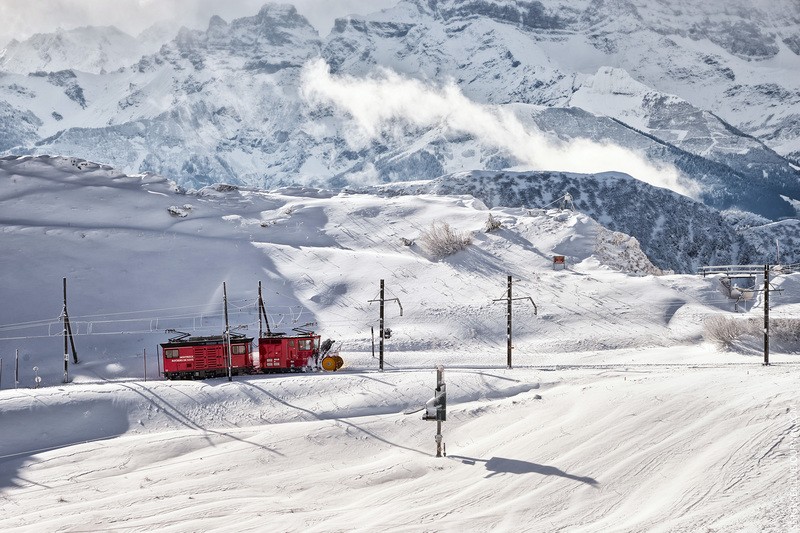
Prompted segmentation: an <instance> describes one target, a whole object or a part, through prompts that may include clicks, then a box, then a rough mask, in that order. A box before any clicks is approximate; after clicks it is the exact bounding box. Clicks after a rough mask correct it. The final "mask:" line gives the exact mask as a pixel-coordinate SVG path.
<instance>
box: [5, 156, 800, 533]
mask: <svg viewBox="0 0 800 533" xmlns="http://www.w3.org/2000/svg"><path fill="white" fill-rule="evenodd" d="M171 213H172V214H171ZM490 213H491V214H492V216H493V217H495V218H497V219H498V220H500V221H501V223H502V227H501V228H499V229H497V230H495V231H493V232H490V233H486V232H485V231H484V227H485V224H486V221H487V218H488V216H489V214H490ZM181 215H185V216H181ZM435 220H446V221H448V222H449V223H450V224H451V225H452V226H453V227H454V228H455V229H457V230H459V231H472V232H474V234H473V243H472V244H471V245H470V246H468V247H467V249H466V250H464V251H462V252H459V253H457V254H455V255H453V256H450V257H448V258H446V259H443V260H439V261H436V260H433V259H432V258H431V257H430V256H429V254H428V253H427V252H426V251H425V250H424V249H423V247H422V246H421V244H420V243H421V241H420V239H419V237H420V235H421V233H422V232H424V231H425V229H426V228H427V227H428V225H429V224H430V223H431V222H432V221H435ZM401 238H406V239H410V240H414V241H415V243H414V244H413V245H411V246H406V245H404V243H403V242H402V240H401ZM0 242H1V243H2V249H3V250H4V251H6V252H7V253H4V254H2V255H1V256H0V279H1V280H2V283H1V284H0V287H2V299H3V302H4V303H5V305H3V306H2V307H0V356H2V358H3V367H2V368H3V377H2V379H1V380H0V425H2V427H3V432H2V434H0V493H2V498H0V527H2V528H3V530H4V531H28V530H31V529H34V528H37V529H40V528H45V529H48V530H49V529H90V530H97V529H112V530H118V529H123V528H135V529H159V530H170V531H196V530H201V529H202V530H218V531H260V530H264V529H280V530H286V531H309V530H310V531H330V530H352V529H357V530H363V531H368V530H369V531H374V530H398V531H407V530H415V531H416V530H421V529H436V530H442V529H444V530H465V529H470V530H482V531H483V530H502V531H504V530H512V529H513V530H519V529H524V530H537V531H540V530H586V531H596V530H610V531H641V530H643V529H647V530H664V531H674V530H681V529H683V530H696V529H698V528H703V527H706V528H714V529H717V530H722V531H741V530H765V531H790V530H791V528H792V527H796V525H797V524H798V516H797V513H795V512H794V509H796V506H793V502H794V498H796V495H797V491H798V487H797V485H796V481H797V479H798V476H797V475H795V473H796V471H795V470H792V469H793V468H796V467H795V466H793V465H795V462H793V457H795V456H796V454H797V442H798V440H800V434H798V424H797V414H796V409H797V406H796V404H797V395H796V392H794V391H795V389H796V387H795V386H794V384H795V383H796V376H795V375H794V366H795V365H796V364H797V357H798V356H797V353H798V347H796V346H780V345H779V344H776V345H775V347H774V353H773V354H772V361H773V363H775V364H774V365H773V366H770V367H762V366H761V365H760V361H761V359H760V355H759V354H758V353H755V354H753V353H750V352H744V353H738V352H719V351H718V350H717V349H716V348H715V347H714V346H713V345H712V344H710V343H707V342H704V341H703V327H702V322H703V320H704V319H705V318H707V317H711V316H726V317H735V316H740V317H741V318H745V317H746V316H750V317H758V316H760V312H761V309H760V308H759V304H758V302H753V303H752V304H751V306H750V307H749V308H748V309H749V310H748V313H746V314H745V315H736V314H735V313H733V305H732V302H731V301H730V300H728V299H727V298H725V297H724V296H723V295H722V294H721V292H720V290H719V286H720V284H719V281H718V280H717V279H715V278H707V279H703V278H700V277H697V276H691V275H657V274H659V272H658V270H657V269H655V268H654V267H653V266H652V264H651V263H650V262H649V261H648V260H647V258H646V257H645V256H644V255H643V254H642V252H641V249H640V248H639V246H638V243H637V242H636V241H635V240H632V239H631V238H630V237H628V236H626V235H624V234H620V233H612V232H610V231H609V230H606V229H605V228H603V227H602V226H601V225H600V224H598V223H597V222H595V221H594V220H592V219H590V218H589V217H587V216H585V215H583V214H580V213H576V212H572V211H561V210H558V209H554V210H550V211H537V212H530V211H528V210H527V209H523V208H509V207H502V206H498V207H495V208H493V209H491V210H489V209H488V208H487V207H486V206H485V205H484V204H483V203H482V202H481V201H480V200H476V199H475V198H473V197H471V196H466V195H460V196H447V195H438V196H435V195H424V194H423V195H418V196H389V195H386V194H381V195H377V194H357V193H354V192H350V193H348V192H331V191H326V190H322V189H311V188H302V187H292V188H288V187H287V188H283V189H277V190H273V191H263V190H257V189H247V188H236V187H230V186H215V187H208V188H204V189H201V190H194V191H183V190H181V189H179V188H176V187H175V186H174V185H173V184H172V183H170V182H169V181H167V180H165V179H163V178H160V177H158V176H153V175H140V176H128V175H125V174H122V173H120V172H118V171H116V170H114V169H111V168H109V167H104V166H101V165H97V164H94V163H90V162H87V161H84V160H79V159H75V158H55V157H52V158H44V157H42V158H12V159H5V160H2V161H0ZM553 254H561V255H565V256H567V264H568V266H569V268H568V270H566V271H553V270H552V269H551V262H552V257H551V256H552V255H553ZM509 274H510V275H513V277H514V280H515V281H514V296H515V297H518V296H531V297H533V299H534V300H535V302H536V304H537V307H538V315H534V314H533V312H532V309H531V306H530V305H529V304H528V302H515V304H514V305H515V310H514V330H513V333H514V337H513V338H514V352H513V357H514V369H512V370H509V369H506V353H505V347H506V346H505V344H506V337H505V334H506V330H505V322H506V317H505V305H504V303H503V302H496V301H494V300H495V299H497V298H502V297H503V296H504V295H505V290H506V276H507V275H509ZM62 276H65V277H67V278H68V280H69V283H68V295H69V296H68V298H69V313H70V318H71V321H72V323H73V327H75V329H76V333H77V336H76V343H77V347H78V352H79V356H80V359H81V362H80V364H78V365H70V375H71V377H72V382H71V383H69V384H62V383H60V381H61V368H62V365H63V354H62V353H61V351H62V345H61V342H62V339H61V337H60V326H59V323H58V315H59V313H60V311H61V277H62ZM797 276H798V275H797V274H794V275H786V276H780V277H779V278H778V279H776V283H778V284H779V286H780V287H782V288H784V289H785V291H784V292H783V293H781V294H779V295H776V296H775V298H773V299H772V300H771V304H772V313H771V314H772V316H773V317H775V318H780V317H791V316H796V313H797V310H798V309H800V282H799V280H798V279H797ZM381 278H383V279H385V280H386V285H387V292H388V295H387V296H389V297H397V298H399V299H400V301H401V302H402V307H403V313H402V316H400V313H399V309H398V308H397V307H394V306H390V307H387V326H389V327H391V328H392V330H393V335H392V338H391V339H389V340H388V341H387V353H386V369H385V371H384V372H382V373H381V372H378V371H377V362H376V359H374V358H373V357H372V354H371V350H370V327H371V326H375V325H376V324H377V318H378V316H377V315H378V310H377V308H376V306H375V304H370V303H369V300H371V299H374V298H375V296H376V294H377V291H378V280H379V279H381ZM259 280H261V281H263V282H264V284H265V287H266V290H265V297H266V300H267V307H268V313H269V315H270V318H271V320H272V323H273V324H274V325H275V326H276V327H277V328H281V329H283V328H285V329H288V328H290V327H292V326H293V325H296V324H302V323H305V322H309V321H314V322H317V324H318V329H319V331H321V332H322V333H323V334H324V335H325V336H330V337H331V338H334V339H336V340H337V342H338V344H339V345H340V350H341V354H342V356H343V358H344V360H345V367H344V368H343V369H342V370H341V371H340V372H338V373H335V374H323V373H307V374H294V375H273V376H263V377H241V378H236V379H235V380H234V381H233V382H230V383H229V382H227V381H226V380H208V381H205V382H165V381H163V380H161V379H160V378H157V372H156V369H155V367H156V357H155V356H154V353H153V351H154V349H155V346H156V343H158V342H163V341H164V340H165V338H166V337H167V335H166V334H165V333H164V332H163V330H164V329H166V328H168V327H175V328H178V329H185V330H187V331H192V332H196V333H217V332H219V331H220V329H221V327H222V316H221V315H222V307H221V299H222V295H221V284H222V282H223V281H226V282H227V286H228V291H229V292H228V295H229V299H230V304H231V305H230V311H231V321H232V323H234V324H247V325H249V331H250V332H253V331H254V328H255V327H257V326H256V325H255V323H254V322H255V319H256V313H255V306H254V305H253V304H254V297H255V288H256V285H257V282H258V281H259ZM15 349H19V350H20V360H21V375H20V387H19V388H17V389H13V388H11V386H10V385H9V383H10V381H9V379H10V378H9V375H10V374H11V372H10V368H11V366H10V365H9V359H10V357H9V355H10V354H13V351H14V350H15ZM144 350H147V361H148V366H147V374H146V375H145V370H144V362H145V360H144V358H143V352H144ZM440 363H441V364H444V365H445V368H446V369H445V379H446V381H447V383H448V419H447V421H446V422H444V424H443V426H444V435H445V437H444V438H445V444H446V453H447V457H446V458H440V459H436V458H434V457H432V455H433V451H434V441H433V434H434V425H433V424H430V423H428V422H424V421H422V420H421V419H420V412H419V409H420V408H421V407H422V405H423V404H424V402H425V401H426V400H427V399H428V398H429V397H430V395H431V394H432V389H433V386H434V372H433V370H432V369H433V366H434V365H435V364H440ZM34 365H35V366H37V367H38V369H39V370H38V375H40V376H41V377H42V378H43V381H42V388H39V389H34V388H32V387H33V385H34V376H35V374H34V372H33V370H32V367H33V366H34ZM145 377H146V378H147V380H146V381H145V380H144V379H143V378H145ZM762 494H774V495H775V497H774V498H767V497H760V496H755V497H754V495H762Z"/></svg>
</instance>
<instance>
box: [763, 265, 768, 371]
mask: <svg viewBox="0 0 800 533" xmlns="http://www.w3.org/2000/svg"><path fill="white" fill-rule="evenodd" d="M764 365H769V265H768V264H767V265H764Z"/></svg>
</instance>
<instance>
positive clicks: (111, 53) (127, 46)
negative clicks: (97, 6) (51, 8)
mask: <svg viewBox="0 0 800 533" xmlns="http://www.w3.org/2000/svg"><path fill="white" fill-rule="evenodd" d="M160 36H162V37H166V35H165V34H163V33H162V34H160ZM142 37H143V38H142V39H136V38H134V37H132V36H130V35H128V34H127V33H125V32H123V31H120V30H118V29H117V28H115V27H113V26H108V27H98V26H85V27H82V28H75V29H72V30H62V29H59V30H57V31H56V32H55V33H37V34H35V35H33V36H32V37H30V38H28V39H26V40H24V41H17V40H12V41H11V42H10V43H8V45H6V48H5V49H4V50H3V51H2V52H0V70H2V71H7V72H14V73H17V74H29V73H32V72H40V71H45V72H56V71H59V70H71V69H74V70H80V71H83V72H91V73H94V74H100V73H103V72H107V71H112V70H116V69H118V68H121V67H125V66H128V65H130V64H131V63H133V62H135V61H137V60H138V59H139V58H140V57H141V56H142V55H144V54H147V53H152V52H155V51H156V50H158V48H159V47H160V46H161V44H163V42H166V41H167V39H166V38H165V39H164V41H163V42H159V41H158V40H157V39H155V37H157V32H156V30H155V29H153V30H152V31H151V32H148V33H144V34H143V36H142Z"/></svg>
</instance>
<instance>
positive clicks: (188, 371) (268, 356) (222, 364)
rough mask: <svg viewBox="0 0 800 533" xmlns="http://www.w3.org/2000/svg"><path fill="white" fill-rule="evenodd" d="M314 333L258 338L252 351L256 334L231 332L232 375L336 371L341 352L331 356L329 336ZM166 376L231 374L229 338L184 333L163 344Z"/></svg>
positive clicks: (190, 377) (190, 376) (341, 362)
mask: <svg viewBox="0 0 800 533" xmlns="http://www.w3.org/2000/svg"><path fill="white" fill-rule="evenodd" d="M175 333H179V332H175ZM320 338H321V337H320V336H319V335H317V334H315V333H313V332H300V333H298V334H297V335H289V336H287V335H284V334H282V333H277V334H275V333H269V334H267V335H266V336H263V337H261V338H259V339H258V351H257V352H256V351H253V350H252V343H253V340H254V339H253V338H252V337H245V336H244V335H237V334H231V340H230V346H231V375H240V374H258V373H270V372H301V371H309V370H311V371H313V370H320V369H323V370H327V371H335V370H339V369H340V368H341V367H342V364H343V361H342V358H341V357H339V355H338V354H331V355H328V352H329V351H330V349H331V347H332V346H333V342H334V341H332V340H330V339H328V340H326V341H325V342H323V343H320ZM161 353H162V357H163V360H164V377H165V378H167V379H205V378H213V377H221V376H227V375H228V365H227V359H226V350H225V339H224V336H222V335H215V336H210V337H191V336H189V334H188V333H181V334H180V335H178V336H176V337H173V338H171V339H170V340H169V342H165V343H163V344H162V345H161Z"/></svg>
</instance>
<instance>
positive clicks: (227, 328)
mask: <svg viewBox="0 0 800 533" xmlns="http://www.w3.org/2000/svg"><path fill="white" fill-rule="evenodd" d="M222 302H223V306H224V307H225V334H224V335H223V341H224V343H225V361H226V362H227V365H228V381H233V377H232V375H231V372H232V370H231V364H232V361H231V328H230V324H229V323H228V287H227V284H226V283H225V282H224V281H223V282H222Z"/></svg>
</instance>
